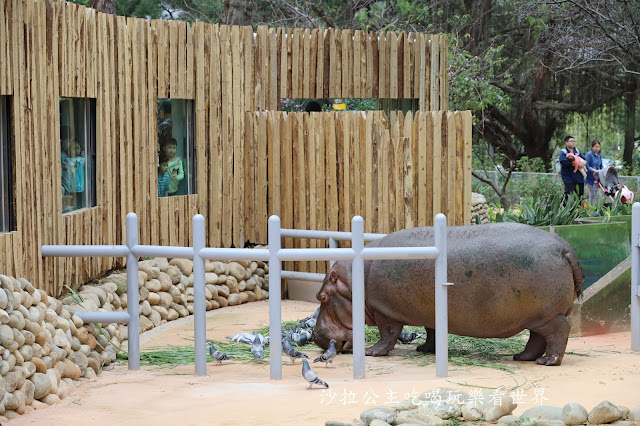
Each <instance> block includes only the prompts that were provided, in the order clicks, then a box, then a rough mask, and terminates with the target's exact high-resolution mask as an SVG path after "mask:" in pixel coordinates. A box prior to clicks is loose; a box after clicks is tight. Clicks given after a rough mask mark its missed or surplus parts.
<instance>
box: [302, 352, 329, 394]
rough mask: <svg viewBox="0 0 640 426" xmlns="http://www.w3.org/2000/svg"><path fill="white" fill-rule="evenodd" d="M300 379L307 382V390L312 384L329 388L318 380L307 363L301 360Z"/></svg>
mask: <svg viewBox="0 0 640 426" xmlns="http://www.w3.org/2000/svg"><path fill="white" fill-rule="evenodd" d="M302 377H304V379H305V380H306V381H307V382H309V387H308V388H307V389H311V386H313V384H314V383H315V384H316V385H320V386H324V387H325V388H328V387H329V385H328V384H326V383H325V382H323V381H322V380H320V379H319V378H318V376H316V374H315V373H314V372H313V371H311V368H310V367H309V363H308V362H307V360H306V359H303V360H302Z"/></svg>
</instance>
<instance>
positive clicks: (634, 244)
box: [631, 203, 640, 351]
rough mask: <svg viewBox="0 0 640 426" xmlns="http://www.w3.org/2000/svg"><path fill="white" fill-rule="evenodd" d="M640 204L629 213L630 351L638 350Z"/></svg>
mask: <svg viewBox="0 0 640 426" xmlns="http://www.w3.org/2000/svg"><path fill="white" fill-rule="evenodd" d="M639 237H640V203H633V209H632V211H631V349H632V350H634V351H639V350H640V280H639V278H640V276H639V275H638V274H640V247H638V241H640V238H639Z"/></svg>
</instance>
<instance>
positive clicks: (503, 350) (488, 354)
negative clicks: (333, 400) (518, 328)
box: [365, 326, 529, 372]
mask: <svg viewBox="0 0 640 426" xmlns="http://www.w3.org/2000/svg"><path fill="white" fill-rule="evenodd" d="M402 331H405V332H416V333H424V327H414V326H406V327H404V328H403V330H402ZM528 337H529V332H528V331H523V332H521V333H519V334H516V335H515V336H512V337H508V338H504V339H498V338H496V339H492V338H475V337H465V336H456V335H454V334H450V335H449V340H448V346H449V362H450V363H451V364H452V365H456V366H474V367H486V368H493V369H495V370H501V371H508V372H513V368H512V367H509V366H506V365H501V364H496V363H495V362H496V361H500V360H501V358H502V357H504V356H512V355H514V354H516V353H519V352H522V350H523V349H524V346H525V344H526V342H527V338H528ZM378 339H380V333H379V331H378V328H377V327H369V326H366V329H365V341H366V343H367V345H371V344H373V343H375V342H377V341H378ZM422 343H424V336H423V337H421V338H420V339H417V340H415V341H414V342H413V343H410V344H407V345H403V344H401V343H397V344H396V348H398V347H410V348H415V347H417V346H419V345H421V344H422ZM398 355H399V356H401V357H403V358H405V359H410V360H413V361H415V362H416V364H417V365H418V366H427V365H431V364H433V363H435V356H434V355H433V354H426V353H423V352H418V351H414V352H403V353H399V354H398Z"/></svg>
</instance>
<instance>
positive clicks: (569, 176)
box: [559, 136, 587, 203]
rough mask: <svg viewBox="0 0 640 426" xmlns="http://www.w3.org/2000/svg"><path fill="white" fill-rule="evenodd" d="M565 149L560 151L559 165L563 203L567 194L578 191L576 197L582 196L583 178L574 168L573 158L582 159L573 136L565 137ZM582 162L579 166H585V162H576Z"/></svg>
mask: <svg viewBox="0 0 640 426" xmlns="http://www.w3.org/2000/svg"><path fill="white" fill-rule="evenodd" d="M564 145H565V147H564V148H562V150H561V151H560V158H559V161H560V165H561V166H562V168H561V170H560V176H561V177H562V183H564V196H563V197H562V200H563V203H564V201H565V200H566V199H567V197H568V196H569V194H571V193H573V192H576V190H577V191H578V195H579V196H580V197H582V196H583V195H584V178H583V177H582V173H580V172H578V171H577V170H576V169H575V168H574V165H573V163H574V161H576V160H575V157H582V154H581V153H580V151H579V150H578V148H576V140H575V139H574V137H573V136H566V137H565V138H564ZM569 153H571V154H573V155H574V156H575V157H573V156H569V157H567V154H569ZM578 161H581V162H583V163H584V164H583V165H581V166H586V164H587V162H586V161H585V160H578Z"/></svg>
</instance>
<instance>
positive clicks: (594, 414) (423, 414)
mask: <svg viewBox="0 0 640 426" xmlns="http://www.w3.org/2000/svg"><path fill="white" fill-rule="evenodd" d="M517 406H518V405H517V404H516V403H514V401H513V399H512V398H511V397H508V396H503V397H502V398H496V399H490V398H488V397H487V398H480V397H478V396H475V397H471V396H470V395H469V394H467V393H466V392H462V391H460V390H457V389H452V388H437V389H432V390H430V391H427V392H424V393H423V394H422V395H419V396H417V397H416V398H413V399H411V400H406V401H404V402H396V403H390V404H384V405H378V406H376V407H373V408H369V409H367V410H365V411H363V412H362V413H361V414H360V418H358V419H354V420H353V422H351V423H346V422H341V421H334V420H330V421H327V422H325V425H326V426H356V425H372V426H373V425H376V426H385V425H386V426H391V425H407V426H409V425H446V424H451V423H452V422H454V423H455V422H457V423H463V422H469V423H473V422H489V423H498V424H509V425H522V426H530V425H531V426H533V425H538V424H545V425H559V426H564V425H582V424H608V423H613V424H618V425H633V424H638V423H639V422H640V406H638V407H635V408H634V409H632V410H629V408H627V407H624V406H622V405H618V406H616V405H614V404H612V403H611V402H609V401H606V400H605V401H602V402H601V403H600V404H598V405H596V406H595V407H593V409H592V410H591V411H589V412H588V411H587V410H586V408H584V407H583V406H582V405H580V404H578V403H577V402H569V403H567V404H565V406H564V407H549V406H535V407H533V408H530V409H528V410H526V411H525V412H524V413H522V415H520V416H519V417H518V416H514V415H513V414H512V413H513V411H514V410H515V409H516V408H517Z"/></svg>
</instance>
